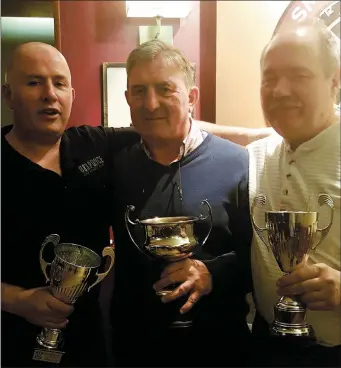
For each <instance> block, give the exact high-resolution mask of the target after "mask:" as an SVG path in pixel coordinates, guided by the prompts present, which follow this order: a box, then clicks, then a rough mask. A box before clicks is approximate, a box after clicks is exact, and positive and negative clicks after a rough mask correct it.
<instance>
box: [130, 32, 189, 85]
mask: <svg viewBox="0 0 341 368" xmlns="http://www.w3.org/2000/svg"><path fill="white" fill-rule="evenodd" d="M160 56H161V57H162V58H163V59H164V60H166V62H167V63H169V64H171V65H174V66H176V67H178V68H179V70H181V71H182V73H183V74H184V78H185V84H186V87H187V88H188V89H190V88H192V87H193V86H194V85H195V71H194V68H193V66H192V65H191V63H190V62H189V60H188V59H187V57H186V56H185V54H184V53H183V52H182V51H181V50H180V49H178V48H176V47H174V46H172V45H169V44H167V43H165V42H163V41H160V40H158V39H154V40H150V41H147V42H144V43H142V44H141V45H140V46H138V47H136V48H135V49H134V50H133V51H132V52H131V53H130V54H129V56H128V59H127V63H126V70H127V77H128V80H127V83H128V81H129V76H130V73H131V70H132V69H133V68H134V66H135V65H136V64H138V63H139V62H141V61H142V62H143V61H152V60H154V59H156V58H158V57H160Z"/></svg>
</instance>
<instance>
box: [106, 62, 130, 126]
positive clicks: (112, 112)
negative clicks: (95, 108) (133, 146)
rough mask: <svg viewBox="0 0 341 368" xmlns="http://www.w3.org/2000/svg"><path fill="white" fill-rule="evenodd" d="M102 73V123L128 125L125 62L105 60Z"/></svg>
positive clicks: (128, 112)
mask: <svg viewBox="0 0 341 368" xmlns="http://www.w3.org/2000/svg"><path fill="white" fill-rule="evenodd" d="M101 69H102V70H101V74H102V125H103V126H104V127H114V128H121V127H128V126H130V124H131V118H130V110H129V105H128V103H127V101H126V98H125V91H126V89H127V72H126V64H125V63H114V62H105V63H103V64H102V66H101Z"/></svg>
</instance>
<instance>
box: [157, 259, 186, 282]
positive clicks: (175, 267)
mask: <svg viewBox="0 0 341 368" xmlns="http://www.w3.org/2000/svg"><path fill="white" fill-rule="evenodd" d="M187 261H188V260H187V259H185V260H183V261H178V262H173V263H170V264H169V265H168V266H167V267H165V268H164V269H163V271H162V273H161V275H160V278H161V279H162V278H165V277H167V276H168V275H170V274H172V273H174V272H178V271H180V270H182V269H183V268H184V267H185V266H186V263H187Z"/></svg>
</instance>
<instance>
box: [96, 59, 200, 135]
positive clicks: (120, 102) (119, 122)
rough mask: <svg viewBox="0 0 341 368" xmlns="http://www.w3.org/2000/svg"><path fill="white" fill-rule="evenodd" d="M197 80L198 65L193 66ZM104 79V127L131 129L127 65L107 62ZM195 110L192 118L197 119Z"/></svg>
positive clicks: (103, 65)
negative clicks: (127, 90)
mask: <svg viewBox="0 0 341 368" xmlns="http://www.w3.org/2000/svg"><path fill="white" fill-rule="evenodd" d="M191 65H192V67H193V70H194V82H195V80H196V64H195V63H192V64H191ZM101 77H102V81H101V84H102V125H103V126H104V127H113V128H121V127H129V126H130V125H131V117H130V110H129V105H128V103H127V101H126V98H125V91H126V89H127V72H126V64H125V63H116V62H105V63H103V64H102V66H101ZM195 109H196V107H194V109H193V111H192V117H193V118H195Z"/></svg>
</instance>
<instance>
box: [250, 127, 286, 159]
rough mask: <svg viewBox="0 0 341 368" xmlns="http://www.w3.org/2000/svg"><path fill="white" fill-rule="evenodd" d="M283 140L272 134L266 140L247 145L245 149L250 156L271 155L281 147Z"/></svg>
mask: <svg viewBox="0 0 341 368" xmlns="http://www.w3.org/2000/svg"><path fill="white" fill-rule="evenodd" d="M282 143H283V138H282V137H281V136H280V135H279V134H277V133H275V132H274V133H273V134H271V135H269V136H268V137H266V138H263V139H259V140H257V141H255V142H252V143H251V144H249V145H247V146H246V148H247V150H248V152H249V154H250V155H252V156H253V155H257V154H265V153H268V154H272V153H274V152H275V151H276V150H277V149H278V148H280V147H281V146H282Z"/></svg>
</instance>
